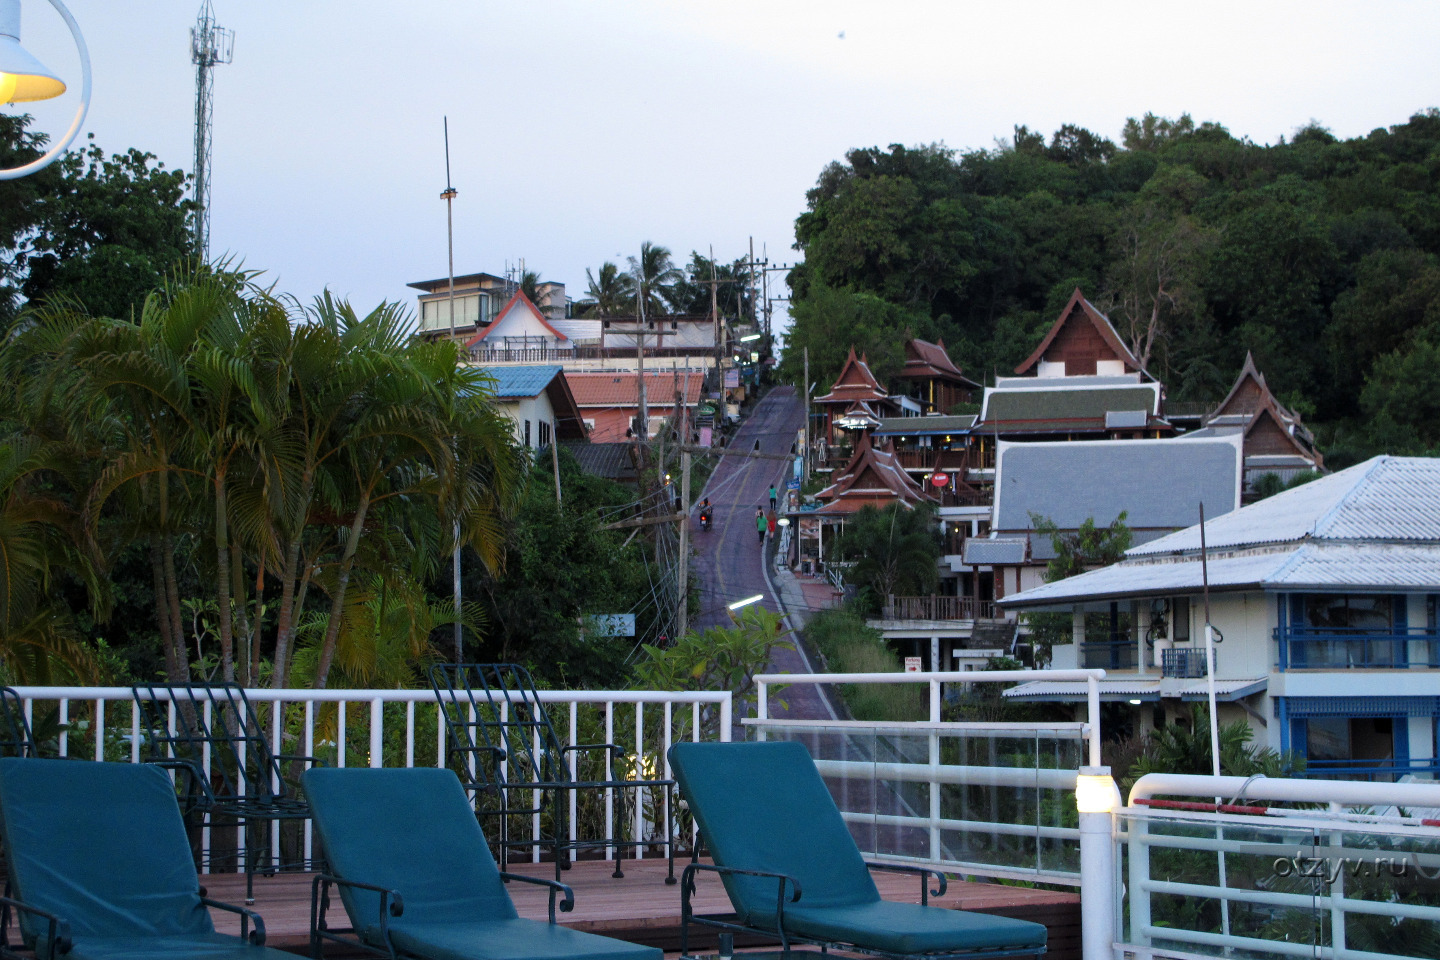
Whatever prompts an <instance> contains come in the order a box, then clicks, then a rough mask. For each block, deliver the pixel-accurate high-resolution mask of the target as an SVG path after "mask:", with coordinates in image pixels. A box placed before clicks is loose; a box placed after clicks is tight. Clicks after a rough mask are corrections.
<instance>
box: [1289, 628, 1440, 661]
mask: <svg viewBox="0 0 1440 960" xmlns="http://www.w3.org/2000/svg"><path fill="white" fill-rule="evenodd" d="M1272 635H1273V636H1274V638H1275V642H1276V644H1277V646H1278V648H1279V663H1280V669H1281V670H1397V669H1399V670H1403V669H1405V668H1407V667H1440V635H1437V634H1436V632H1435V631H1434V630H1429V629H1425V628H1415V629H1412V630H1399V631H1391V632H1385V633H1376V632H1361V631H1357V630H1354V629H1351V628H1345V627H1297V628H1291V629H1288V630H1281V629H1279V628H1276V629H1275V631H1274V632H1273V634H1272Z"/></svg>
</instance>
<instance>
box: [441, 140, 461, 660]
mask: <svg viewBox="0 0 1440 960" xmlns="http://www.w3.org/2000/svg"><path fill="white" fill-rule="evenodd" d="M444 124H445V192H444V193H442V194H440V199H441V200H444V201H445V246H446V249H447V251H448V254H449V265H450V267H449V269H450V273H449V277H450V342H451V343H454V342H455V218H454V215H453V210H454V202H455V197H456V194H457V191H456V189H455V187H454V186H453V185H451V183H450V118H449V117H445V119H444ZM455 502H456V504H457V506H458V504H459V502H460V498H459V497H456V499H455ZM451 532H452V533H453V534H454V537H455V552H454V553H453V554H452V555H451V557H450V568H451V573H452V579H453V582H452V584H451V589H452V591H453V593H454V595H455V662H456V663H464V662H465V628H464V626H463V625H462V624H461V622H460V618H461V616H462V615H463V611H462V605H461V602H460V601H461V596H460V516H459V514H458V512H457V514H456V516H455V526H454V529H453V530H452V531H451Z"/></svg>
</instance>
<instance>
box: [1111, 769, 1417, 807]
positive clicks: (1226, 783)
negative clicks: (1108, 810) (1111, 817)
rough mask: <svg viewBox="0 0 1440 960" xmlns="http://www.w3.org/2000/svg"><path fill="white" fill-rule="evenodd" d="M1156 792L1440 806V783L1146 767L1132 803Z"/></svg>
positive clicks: (1343, 803) (1344, 803) (1282, 800)
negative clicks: (1228, 774) (1212, 773)
mask: <svg viewBox="0 0 1440 960" xmlns="http://www.w3.org/2000/svg"><path fill="white" fill-rule="evenodd" d="M1157 796H1185V797H1226V798H1238V799H1241V800H1270V801H1274V802H1276V803H1323V804H1329V805H1338V806H1344V807H1389V806H1399V807H1440V783H1366V782H1364V781H1359V780H1298V779H1290V778H1285V777H1263V776H1261V777H1215V776H1208V775H1202V774H1195V773H1147V774H1145V776H1143V777H1141V778H1140V779H1139V780H1137V781H1135V785H1134V786H1133V787H1131V788H1130V798H1129V805H1130V806H1132V807H1133V806H1135V805H1136V802H1137V801H1138V800H1148V799H1150V798H1152V797H1157Z"/></svg>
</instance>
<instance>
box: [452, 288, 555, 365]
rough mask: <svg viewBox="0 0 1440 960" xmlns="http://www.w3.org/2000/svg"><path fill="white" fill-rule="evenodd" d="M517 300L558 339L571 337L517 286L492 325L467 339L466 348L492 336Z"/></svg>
mask: <svg viewBox="0 0 1440 960" xmlns="http://www.w3.org/2000/svg"><path fill="white" fill-rule="evenodd" d="M516 301H519V302H520V303H522V304H524V305H525V306H527V307H529V308H530V312H531V313H533V314H535V319H536V320H539V321H540V325H541V326H543V327H544V328H545V329H546V330H549V331H550V332H551V333H553V334H555V339H556V340H569V339H570V338H569V337H567V336H565V334H563V333H561V332H560V331H559V330H556V329H555V328H554V327H552V326H550V321H548V320H546V319H545V314H543V313H541V312H540V308H539V307H537V306H535V304H533V303H531V302H530V298H529V297H527V296H525V291H524V290H521V289H519V288H516V290H515V295H514V296H513V297H511V298H510V300H509V302H508V303H506V304H505V306H503V307H501V308H500V312H499V313H497V314H495V319H494V320H493V321H491V323H490V325H489V326H488V327H486V328H485V329H484V330H481V331H480V332H479V333H477V334H475V336H473V337H471V338H470V339H469V340H466V341H465V349H466V350H469V349H470V348H471V347H473V346H475V344H477V343H479V342H480V341H481V340H484V339H485V338H486V337H488V336H490V331H491V330H494V329H495V327H496V326H498V325H499V323H500V321H501V320H504V319H505V316H506V315H507V314H508V313H509V312H510V309H511V308H512V307H514V306H515V304H516Z"/></svg>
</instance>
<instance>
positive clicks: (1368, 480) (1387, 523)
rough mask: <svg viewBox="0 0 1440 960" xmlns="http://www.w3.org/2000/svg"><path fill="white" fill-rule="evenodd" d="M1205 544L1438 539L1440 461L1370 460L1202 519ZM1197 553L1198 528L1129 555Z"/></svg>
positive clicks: (1407, 459) (1415, 458)
mask: <svg viewBox="0 0 1440 960" xmlns="http://www.w3.org/2000/svg"><path fill="white" fill-rule="evenodd" d="M1207 510H1208V504H1207ZM1205 539H1206V543H1207V545H1208V546H1209V547H1210V548H1212V549H1214V548H1220V547H1224V548H1236V547H1245V546H1251V545H1257V544H1266V543H1290V542H1294V541H1298V540H1309V539H1314V540H1411V541H1440V459H1436V458H1431V457H1389V456H1381V457H1375V458H1374V459H1371V460H1367V461H1365V462H1364V463H1361V464H1356V465H1355V466H1353V467H1350V468H1349V469H1348V470H1341V471H1340V472H1339V473H1333V474H1331V475H1330V476H1328V477H1321V478H1320V479H1318V480H1313V481H1311V482H1310V483H1307V484H1304V485H1303V486H1299V487H1295V488H1294V489H1292V490H1285V491H1283V492H1281V493H1277V494H1276V495H1275V496H1273V497H1269V498H1267V499H1265V500H1262V501H1260V502H1259V503H1254V504H1251V505H1250V506H1248V507H1245V508H1244V509H1242V510H1239V511H1236V512H1234V513H1231V514H1229V515H1228V516H1224V517H1218V518H1217V519H1215V520H1214V521H1213V522H1212V521H1210V519H1209V517H1208V516H1207V518H1206V523H1205ZM1199 549H1200V528H1199V526H1198V525H1196V526H1194V527H1192V528H1190V529H1187V530H1181V531H1179V532H1178V533H1173V534H1171V535H1170V536H1168V537H1162V538H1161V539H1159V540H1155V541H1152V542H1151V543H1147V544H1145V545H1143V546H1140V547H1135V548H1133V549H1131V551H1130V555H1131V556H1137V555H1143V554H1158V553H1179V552H1186V551H1198V550H1199Z"/></svg>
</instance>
